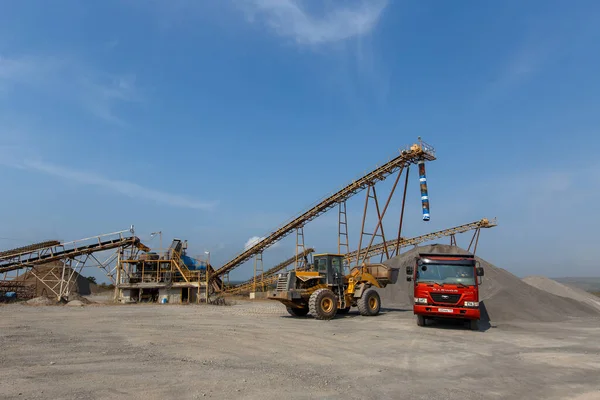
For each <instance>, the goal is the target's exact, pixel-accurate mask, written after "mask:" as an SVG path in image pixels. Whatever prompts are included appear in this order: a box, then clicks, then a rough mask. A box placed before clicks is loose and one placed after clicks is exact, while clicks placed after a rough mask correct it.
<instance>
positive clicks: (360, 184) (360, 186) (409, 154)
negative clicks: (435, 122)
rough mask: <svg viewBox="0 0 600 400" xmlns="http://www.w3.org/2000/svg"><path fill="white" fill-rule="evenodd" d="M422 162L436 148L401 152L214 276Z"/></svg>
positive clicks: (432, 157)
mask: <svg viewBox="0 0 600 400" xmlns="http://www.w3.org/2000/svg"><path fill="white" fill-rule="evenodd" d="M422 160H427V161H432V160H435V150H434V149H433V147H431V146H429V145H428V144H426V143H424V142H419V143H418V144H414V145H412V146H410V147H408V148H406V149H404V150H402V151H401V152H400V155H399V156H397V157H396V158H394V159H392V160H390V161H388V162H387V163H385V164H383V165H382V166H380V167H378V168H376V169H374V170H373V171H371V172H369V173H367V174H366V175H364V176H363V177H361V178H359V179H357V180H355V181H353V182H352V183H350V184H349V185H346V186H345V187H344V188H343V189H341V190H340V191H338V192H337V193H335V194H332V195H331V196H329V197H326V198H325V199H324V200H322V201H320V202H319V203H318V204H317V205H315V206H313V207H312V208H310V209H309V210H308V211H306V212H304V213H303V214H301V215H300V216H298V217H296V218H294V219H292V220H291V221H290V222H288V223H286V224H285V225H283V226H282V227H281V228H279V229H277V230H276V231H274V232H273V233H271V234H270V235H268V236H267V237H265V238H264V239H263V240H261V241H259V242H258V243H256V244H255V245H253V246H252V247H250V248H248V249H247V250H245V251H244V252H242V253H240V254H239V255H237V256H236V257H234V258H233V259H232V260H231V261H229V262H227V263H226V264H225V265H223V266H222V267H221V268H219V269H217V270H216V272H215V276H220V275H223V274H226V273H227V272H229V271H231V270H232V269H234V268H236V267H238V266H240V265H241V264H243V263H245V262H246V261H248V260H249V259H250V258H252V257H253V256H254V255H256V254H258V253H261V252H262V251H264V250H265V249H266V248H268V247H269V246H271V245H273V244H274V243H276V242H278V241H279V240H281V239H282V238H284V237H286V236H287V235H289V234H290V233H291V232H293V231H294V230H295V229H297V228H300V227H302V226H304V224H306V223H307V222H309V221H311V220H313V219H314V218H316V217H318V216H319V215H321V214H323V213H325V212H327V211H329V210H330V209H331V208H333V207H335V206H336V205H337V204H339V203H341V202H343V201H345V200H347V199H348V198H350V197H352V196H353V195H355V194H356V193H358V192H360V191H362V190H364V189H366V188H367V187H368V186H369V185H373V184H375V183H376V182H379V181H382V180H384V179H385V178H387V177H388V176H389V175H391V174H393V173H394V172H396V171H398V170H399V169H401V168H404V167H406V166H408V165H411V164H416V163H418V162H419V161H422Z"/></svg>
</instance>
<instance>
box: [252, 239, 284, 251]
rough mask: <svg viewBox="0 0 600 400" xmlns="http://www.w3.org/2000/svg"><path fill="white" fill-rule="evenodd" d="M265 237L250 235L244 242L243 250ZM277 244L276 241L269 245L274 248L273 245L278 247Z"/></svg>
mask: <svg viewBox="0 0 600 400" xmlns="http://www.w3.org/2000/svg"><path fill="white" fill-rule="evenodd" d="M264 239H265V237H264V236H262V237H261V236H252V237H251V238H250V239H248V240H247V241H246V244H244V250H248V249H249V248H250V247H252V246H254V245H255V244H257V243H258V242H260V241H261V240H264ZM278 246H279V242H276V243H274V244H272V245H271V246H270V247H271V248H274V247H278Z"/></svg>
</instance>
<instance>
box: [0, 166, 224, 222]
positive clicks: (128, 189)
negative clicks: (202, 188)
mask: <svg viewBox="0 0 600 400" xmlns="http://www.w3.org/2000/svg"><path fill="white" fill-rule="evenodd" d="M4 164H5V165H7V164H6V163H4ZM10 166H11V167H13V168H20V169H26V170H30V171H35V172H41V173H44V174H46V175H52V176H56V177H58V178H62V179H65V180H69V181H73V182H76V183H81V184H85V185H92V186H98V187H102V188H104V189H107V190H109V191H112V192H113V193H119V194H121V195H124V196H128V197H131V198H138V199H144V200H151V201H155V202H157V203H161V204H166V205H169V206H173V207H183V208H192V209H198V210H210V209H213V208H214V207H215V206H216V204H215V203H207V202H201V201H198V200H194V199H190V198H188V197H185V196H180V195H177V194H172V193H166V192H161V191H158V190H155V189H151V188H146V187H143V186H141V185H138V184H137V183H133V182H128V181H123V180H117V179H110V178H106V177H103V176H101V175H98V174H95V173H92V172H84V171H81V170H75V169H71V168H66V167H62V166H58V165H54V164H49V163H46V162H42V161H31V160H26V161H24V162H22V163H19V164H16V163H13V164H11V165H10Z"/></svg>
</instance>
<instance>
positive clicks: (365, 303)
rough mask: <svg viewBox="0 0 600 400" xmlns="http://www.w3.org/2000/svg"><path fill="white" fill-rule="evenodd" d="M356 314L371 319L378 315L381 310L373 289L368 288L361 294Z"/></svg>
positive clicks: (379, 300)
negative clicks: (358, 313)
mask: <svg viewBox="0 0 600 400" xmlns="http://www.w3.org/2000/svg"><path fill="white" fill-rule="evenodd" d="M357 305H358V312H360V315H364V316H366V317H371V316H373V315H377V314H379V310H380V309H381V299H380V298H379V293H377V290H375V289H373V288H369V289H367V290H365V291H364V292H363V295H362V297H361V298H360V299H358V302H357Z"/></svg>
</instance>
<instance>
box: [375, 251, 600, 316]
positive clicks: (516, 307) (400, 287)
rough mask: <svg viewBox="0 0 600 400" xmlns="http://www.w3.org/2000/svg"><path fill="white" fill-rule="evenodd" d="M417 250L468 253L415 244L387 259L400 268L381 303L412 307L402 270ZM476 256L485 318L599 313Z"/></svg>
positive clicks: (410, 287)
mask: <svg viewBox="0 0 600 400" xmlns="http://www.w3.org/2000/svg"><path fill="white" fill-rule="evenodd" d="M419 252H421V253H452V254H467V253H468V252H467V251H466V250H464V249H461V248H458V247H454V246H449V245H443V244H434V245H428V246H420V247H416V248H414V249H411V250H409V251H407V252H405V253H402V254H400V255H399V256H397V257H394V258H392V259H390V260H388V261H386V262H385V264H386V265H388V266H390V267H392V268H399V269H400V272H399V277H398V281H397V283H396V284H394V285H388V286H387V287H386V288H384V289H382V290H381V291H380V294H381V301H382V304H383V306H384V307H400V308H412V298H413V293H412V282H406V279H405V277H406V275H405V273H404V270H405V267H406V266H408V265H414V262H415V257H416V256H417V255H418V253H419ZM477 260H478V261H479V262H480V265H481V266H482V267H483V268H484V270H485V276H484V277H483V284H482V286H481V288H480V290H481V292H480V299H481V308H482V315H483V318H486V313H487V315H489V319H490V320H491V321H494V322H510V321H538V322H557V321H563V320H565V319H568V318H569V317H589V316H600V310H598V309H597V308H595V307H594V306H592V305H590V304H588V303H587V302H582V301H580V300H576V299H573V298H567V297H561V296H557V295H556V294H553V293H550V292H548V291H545V290H540V289H538V288H536V287H534V286H532V285H530V284H528V283H526V282H524V281H522V280H521V279H519V278H518V277H517V276H515V275H513V274H511V273H510V272H508V271H506V270H504V269H502V268H498V267H495V266H494V265H492V264H490V263H488V262H487V261H485V260H483V259H481V258H479V257H477Z"/></svg>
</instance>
